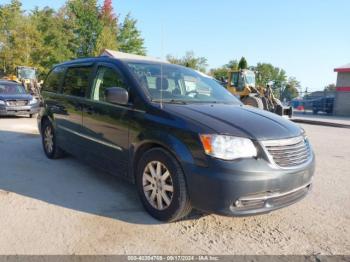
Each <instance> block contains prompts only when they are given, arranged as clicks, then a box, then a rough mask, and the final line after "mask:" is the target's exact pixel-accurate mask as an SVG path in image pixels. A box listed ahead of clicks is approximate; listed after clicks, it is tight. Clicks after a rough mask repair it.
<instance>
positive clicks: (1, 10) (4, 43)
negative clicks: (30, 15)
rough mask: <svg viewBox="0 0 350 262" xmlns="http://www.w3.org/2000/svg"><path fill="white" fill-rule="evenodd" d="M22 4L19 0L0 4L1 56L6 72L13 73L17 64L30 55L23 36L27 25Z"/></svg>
mask: <svg viewBox="0 0 350 262" xmlns="http://www.w3.org/2000/svg"><path fill="white" fill-rule="evenodd" d="M21 6H22V4H21V2H20V1H18V0H12V1H11V3H9V4H7V5H0V44H1V45H0V58H1V62H2V64H1V67H2V71H4V73H13V72H14V68H15V66H16V64H17V63H19V62H20V60H22V59H24V58H27V57H28V55H27V54H26V50H24V49H23V47H25V46H26V45H23V39H22V37H21V35H22V33H23V29H24V25H25V23H23V20H22V16H23V11H22V10H21Z"/></svg>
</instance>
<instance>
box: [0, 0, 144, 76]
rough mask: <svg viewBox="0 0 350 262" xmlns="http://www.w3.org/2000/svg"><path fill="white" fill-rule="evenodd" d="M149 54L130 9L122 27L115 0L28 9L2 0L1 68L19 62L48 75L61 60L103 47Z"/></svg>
mask: <svg viewBox="0 0 350 262" xmlns="http://www.w3.org/2000/svg"><path fill="white" fill-rule="evenodd" d="M118 41H119V42H120V50H121V51H124V52H131V53H136V54H145V47H144V40H143V39H142V38H141V33H140V31H139V30H138V29H137V28H136V20H135V19H133V18H131V16H130V15H127V17H126V18H125V20H124V23H122V24H121V29H120V31H118V19H117V15H116V14H114V12H113V7H112V0H104V3H103V5H102V7H99V6H98V5H97V0H69V1H67V3H66V4H65V5H64V6H63V7H62V8H60V9H59V10H58V11H56V10H54V9H52V8H49V7H45V8H41V9H40V8H35V9H34V10H32V11H28V12H24V11H23V10H22V5H21V2H20V1H19V0H12V1H11V2H10V3H9V4H0V71H3V72H4V73H5V74H11V73H14V71H15V67H16V66H19V65H25V66H33V67H37V68H38V70H39V72H40V73H41V74H42V75H43V74H45V73H47V71H48V70H50V68H51V67H52V66H53V65H54V64H57V63H61V62H63V61H66V60H70V59H73V58H76V57H86V56H93V55H99V54H100V52H101V50H102V49H105V48H108V49H114V50H118Z"/></svg>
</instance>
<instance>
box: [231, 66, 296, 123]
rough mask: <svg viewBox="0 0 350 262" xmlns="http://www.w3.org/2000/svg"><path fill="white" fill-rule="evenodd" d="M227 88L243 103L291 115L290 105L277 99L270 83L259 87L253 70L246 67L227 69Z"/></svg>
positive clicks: (282, 114)
mask: <svg viewBox="0 0 350 262" xmlns="http://www.w3.org/2000/svg"><path fill="white" fill-rule="evenodd" d="M226 88H227V90H228V91H229V92H230V93H231V94H233V95H235V96H237V97H239V98H240V100H241V101H242V103H243V104H245V105H249V106H253V107H256V108H259V109H263V110H267V111H270V112H273V113H276V114H278V115H280V116H287V117H289V118H291V117H292V115H293V109H292V107H285V106H283V105H282V103H281V101H280V100H279V99H277V98H276V97H275V96H274V94H273V91H272V88H271V85H267V86H266V87H261V86H257V85H256V81H255V72H254V71H251V70H248V69H241V70H232V71H229V73H228V77H227V84H226Z"/></svg>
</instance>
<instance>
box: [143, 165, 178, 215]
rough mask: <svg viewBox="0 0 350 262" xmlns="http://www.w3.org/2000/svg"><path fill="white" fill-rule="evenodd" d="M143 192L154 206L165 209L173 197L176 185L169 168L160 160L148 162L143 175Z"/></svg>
mask: <svg viewBox="0 0 350 262" xmlns="http://www.w3.org/2000/svg"><path fill="white" fill-rule="evenodd" d="M142 185H143V192H144V194H145V196H146V199H147V201H148V202H149V204H151V205H152V206H153V207H154V208H156V209H158V210H164V209H166V208H168V207H169V206H170V204H171V201H172V199H173V193H174V185H173V181H172V178H171V174H170V172H169V170H168V168H167V167H166V166H165V165H164V164H162V163H161V162H159V161H152V162H150V163H148V164H147V166H146V167H145V169H144V171H143V176H142Z"/></svg>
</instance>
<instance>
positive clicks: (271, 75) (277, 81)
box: [252, 63, 287, 97]
mask: <svg viewBox="0 0 350 262" xmlns="http://www.w3.org/2000/svg"><path fill="white" fill-rule="evenodd" d="M252 69H253V70H254V71H256V72H257V73H256V83H257V85H259V86H266V85H268V84H269V83H270V82H272V83H273V85H272V87H273V91H274V94H275V95H276V96H277V97H281V95H282V92H281V90H282V87H283V86H284V84H285V83H286V81H287V75H286V72H285V71H284V70H283V69H280V68H278V67H274V66H273V65H272V64H267V63H258V64H257V65H256V66H255V67H252Z"/></svg>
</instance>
